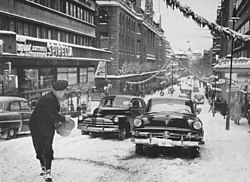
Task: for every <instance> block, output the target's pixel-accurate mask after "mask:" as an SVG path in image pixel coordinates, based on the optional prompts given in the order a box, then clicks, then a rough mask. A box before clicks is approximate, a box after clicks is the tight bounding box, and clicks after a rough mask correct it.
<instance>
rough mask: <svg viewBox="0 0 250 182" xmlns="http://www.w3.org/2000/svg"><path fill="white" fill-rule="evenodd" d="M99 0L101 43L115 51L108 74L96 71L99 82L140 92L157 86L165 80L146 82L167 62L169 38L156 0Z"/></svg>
mask: <svg viewBox="0 0 250 182" xmlns="http://www.w3.org/2000/svg"><path fill="white" fill-rule="evenodd" d="M97 3H98V5H99V7H98V9H99V14H98V17H99V18H98V22H97V24H98V32H97V37H98V40H99V45H100V47H101V48H105V49H106V50H110V51H111V52H112V58H111V61H110V62H108V63H107V64H108V65H106V67H105V68H106V69H107V74H106V75H105V74H104V72H102V73H101V72H98V73H97V75H96V84H97V86H98V87H99V88H103V87H104V85H105V84H107V83H109V84H111V85H112V90H111V93H123V94H137V95H138V94H139V92H144V91H149V90H152V89H157V87H159V84H160V82H161V81H162V80H160V79H157V78H153V79H149V81H147V82H143V80H146V79H148V78H150V77H151V76H152V74H155V73H157V72H158V71H159V70H160V69H161V68H162V66H164V65H165V64H166V48H165V47H166V46H165V44H166V40H165V37H164V36H163V34H164V31H163V30H162V29H161V18H160V15H159V14H157V13H154V11H153V1H152V0H146V1H145V0H134V1H131V0H102V1H99V0H97ZM103 67H104V66H103ZM162 74H163V75H164V74H165V72H164V73H162ZM158 76H159V75H158ZM128 82H134V83H138V84H128Z"/></svg>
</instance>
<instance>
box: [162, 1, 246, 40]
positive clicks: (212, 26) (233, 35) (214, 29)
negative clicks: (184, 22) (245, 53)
mask: <svg viewBox="0 0 250 182" xmlns="http://www.w3.org/2000/svg"><path fill="white" fill-rule="evenodd" d="M164 1H166V5H167V6H170V7H171V8H173V9H175V8H176V9H179V10H180V12H181V13H183V16H185V17H186V18H192V19H193V20H194V21H195V22H196V23H197V24H198V25H199V26H200V27H202V28H204V27H205V26H207V27H208V28H209V30H210V31H211V34H212V35H214V34H215V33H217V34H221V35H222V36H223V37H226V38H227V39H234V40H237V39H238V40H241V41H244V42H246V41H250V36H249V35H243V34H241V33H238V32H236V31H234V30H232V29H230V28H228V27H222V26H220V25H217V24H216V23H212V22H210V21H208V20H206V19H205V18H203V17H201V16H199V15H197V14H195V13H194V12H193V11H192V10H191V9H190V7H187V6H182V5H181V4H180V2H179V1H178V0H164Z"/></svg>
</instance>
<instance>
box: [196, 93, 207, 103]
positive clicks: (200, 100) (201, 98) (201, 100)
mask: <svg viewBox="0 0 250 182" xmlns="http://www.w3.org/2000/svg"><path fill="white" fill-rule="evenodd" d="M204 101H205V97H204V95H203V94H201V93H197V94H194V98H193V102H194V103H195V104H204Z"/></svg>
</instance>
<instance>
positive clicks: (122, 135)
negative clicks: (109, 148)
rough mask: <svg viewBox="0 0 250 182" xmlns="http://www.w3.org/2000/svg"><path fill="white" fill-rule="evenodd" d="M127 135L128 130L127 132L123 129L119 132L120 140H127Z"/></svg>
mask: <svg viewBox="0 0 250 182" xmlns="http://www.w3.org/2000/svg"><path fill="white" fill-rule="evenodd" d="M126 135H127V130H126V128H123V129H121V130H119V133H118V140H125V138H126Z"/></svg>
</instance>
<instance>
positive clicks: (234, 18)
mask: <svg viewBox="0 0 250 182" xmlns="http://www.w3.org/2000/svg"><path fill="white" fill-rule="evenodd" d="M239 19H240V18H239V17H234V16H233V17H232V18H231V21H232V22H233V28H232V29H233V30H234V25H235V22H236V21H237V20H239ZM233 50H234V39H233V38H232V43H231V60H230V72H229V87H228V99H227V100H228V104H227V105H228V107H227V118H226V130H229V126H230V108H229V105H230V102H231V85H232V67H233Z"/></svg>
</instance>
